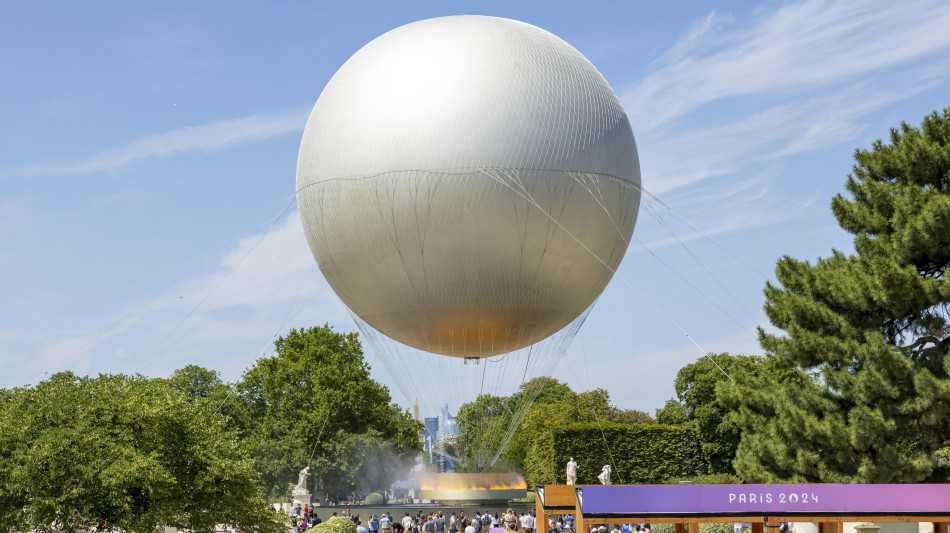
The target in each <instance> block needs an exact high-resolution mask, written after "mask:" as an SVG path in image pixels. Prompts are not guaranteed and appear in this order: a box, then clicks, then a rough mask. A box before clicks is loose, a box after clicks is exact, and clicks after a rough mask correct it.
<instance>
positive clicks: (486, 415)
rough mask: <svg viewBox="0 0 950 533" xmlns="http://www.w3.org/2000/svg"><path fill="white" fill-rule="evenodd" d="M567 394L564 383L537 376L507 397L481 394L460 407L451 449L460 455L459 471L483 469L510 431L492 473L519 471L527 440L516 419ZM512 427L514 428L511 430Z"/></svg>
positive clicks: (568, 393) (521, 467)
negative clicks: (457, 431) (457, 430)
mask: <svg viewBox="0 0 950 533" xmlns="http://www.w3.org/2000/svg"><path fill="white" fill-rule="evenodd" d="M571 394H574V393H573V392H572V391H571V389H570V387H568V386H567V385H566V384H564V383H561V382H560V381H558V380H557V379H554V378H550V377H546V376H541V377H536V378H532V379H530V380H528V381H525V382H524V383H522V384H521V385H520V386H519V387H518V390H517V391H515V393H514V394H512V395H511V396H493V395H481V396H479V397H478V398H476V399H475V400H474V401H473V402H469V403H467V404H464V405H463V406H462V407H461V408H460V409H459V412H458V415H457V417H456V422H457V423H458V425H459V427H460V435H459V438H458V442H457V444H456V446H455V447H454V449H455V450H457V451H459V452H460V453H461V456H460V457H459V459H460V460H461V464H462V470H465V471H471V472H476V471H481V470H483V469H485V468H487V466H488V465H489V464H490V462H491V460H492V459H493V458H494V456H495V454H497V453H498V449H499V448H500V447H501V446H502V444H505V443H504V440H505V437H506V436H507V435H508V432H509V431H511V432H512V433H511V438H510V439H509V440H508V442H507V444H505V447H504V450H503V451H502V454H501V461H499V462H498V463H497V464H496V465H495V468H494V470H497V471H510V470H512V469H513V470H517V471H523V470H524V462H525V458H526V457H527V450H528V443H529V440H530V439H529V437H528V435H527V434H526V433H525V431H524V429H523V427H522V426H521V424H520V423H519V422H520V420H518V418H522V419H523V417H524V416H526V414H527V413H528V412H530V410H531V409H533V408H535V406H540V405H547V404H549V403H552V402H555V401H558V400H559V399H560V398H561V397H563V396H565V395H571ZM515 424H517V427H515V428H514V429H512V426H513V425H515Z"/></svg>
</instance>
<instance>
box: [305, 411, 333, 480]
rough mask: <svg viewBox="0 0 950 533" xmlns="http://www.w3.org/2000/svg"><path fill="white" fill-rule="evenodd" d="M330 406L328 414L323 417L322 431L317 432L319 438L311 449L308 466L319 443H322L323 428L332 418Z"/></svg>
mask: <svg viewBox="0 0 950 533" xmlns="http://www.w3.org/2000/svg"><path fill="white" fill-rule="evenodd" d="M330 411H331V409H330V408H327V416H325V417H324V418H323V425H322V426H320V433H319V434H317V440H316V442H314V443H313V449H312V450H310V458H309V459H307V466H310V463H312V462H313V454H314V453H316V452H317V445H318V444H320V439H322V438H323V430H324V429H326V428H327V422H328V421H329V420H330Z"/></svg>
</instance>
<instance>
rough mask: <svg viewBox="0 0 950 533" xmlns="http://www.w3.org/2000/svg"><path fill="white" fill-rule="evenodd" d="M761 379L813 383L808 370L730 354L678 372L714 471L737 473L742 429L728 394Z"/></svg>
mask: <svg viewBox="0 0 950 533" xmlns="http://www.w3.org/2000/svg"><path fill="white" fill-rule="evenodd" d="M760 381H762V382H765V383H774V384H778V383H782V384H783V386H789V384H791V383H794V384H795V386H803V385H806V384H807V383H808V382H809V380H808V377H807V376H806V375H805V374H804V373H802V372H796V371H794V370H792V369H787V368H786V369H780V368H777V367H775V365H773V364H772V362H771V360H770V359H768V358H764V357H758V356H746V355H731V354H728V353H721V354H709V355H705V356H703V357H700V358H699V359H698V360H697V361H696V362H695V363H691V364H688V365H686V366H684V367H683V368H681V369H680V370H679V372H677V373H676V381H675V382H674V388H675V389H676V396H677V398H678V399H679V401H680V402H682V403H681V405H682V407H683V414H685V415H686V418H687V424H688V425H689V426H690V428H691V429H692V430H693V433H694V434H695V435H696V438H697V439H698V440H699V443H700V446H701V447H702V450H703V455H704V456H705V457H706V460H707V461H708V462H709V473H710V474H733V473H734V472H735V471H734V469H733V467H732V461H733V459H734V458H735V455H736V449H737V448H738V446H739V439H740V430H739V425H738V424H737V422H736V421H735V420H734V417H733V416H731V414H732V412H731V411H732V410H731V408H730V407H729V404H728V400H727V398H726V397H724V395H726V396H728V394H729V393H730V392H731V391H730V390H729V389H731V388H732V387H734V386H736V384H741V383H752V382H760ZM670 415H673V413H670Z"/></svg>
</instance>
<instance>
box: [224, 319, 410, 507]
mask: <svg viewBox="0 0 950 533" xmlns="http://www.w3.org/2000/svg"><path fill="white" fill-rule="evenodd" d="M275 348H276V352H277V353H276V355H275V356H273V357H264V358H261V359H259V360H258V361H257V362H256V363H255V364H254V366H253V367H251V368H250V369H248V370H247V371H246V372H245V373H244V375H243V377H242V379H241V381H239V382H238V383H237V384H236V385H235V390H236V395H237V396H238V400H239V401H235V402H228V404H229V405H230V406H231V407H230V409H231V410H230V411H228V413H229V414H230V415H231V416H232V418H233V420H234V421H235V424H236V425H237V426H239V427H240V429H241V431H242V432H243V435H244V439H243V443H244V445H246V446H247V447H248V449H249V450H250V452H251V455H252V457H253V459H254V464H255V467H256V468H257V470H258V471H259V472H260V473H261V480H262V484H263V487H264V489H265V492H266V493H267V494H268V495H269V496H273V497H276V496H285V495H287V494H288V493H289V489H290V487H291V484H292V483H293V482H294V481H295V480H296V477H297V473H298V472H299V471H300V469H301V468H303V467H304V466H306V465H310V466H311V472H312V476H313V478H315V480H316V482H317V483H320V486H321V487H322V489H324V490H326V491H327V492H328V493H330V494H331V495H332V494H347V493H349V492H351V491H354V490H369V489H374V488H382V487H388V485H389V483H390V482H391V481H392V480H393V479H394V478H395V476H396V475H397V474H398V473H399V472H400V471H402V470H403V469H405V468H406V467H408V466H409V465H410V464H411V462H412V461H413V460H414V458H415V456H416V455H417V454H418V453H419V452H420V451H421V444H420V442H419V437H418V431H419V430H420V429H421V428H422V426H421V424H419V423H418V422H415V421H413V420H412V417H411V416H410V415H409V413H408V412H407V411H404V410H402V409H400V408H399V407H398V406H397V405H395V404H394V403H392V402H391V398H390V396H389V390H388V389H387V388H386V387H384V386H383V385H381V384H379V383H377V382H376V381H374V380H373V379H372V378H370V375H369V370H370V369H369V366H368V365H367V364H366V362H365V361H364V359H363V352H362V348H361V346H360V343H359V340H358V337H357V334H356V333H339V332H336V331H333V329H332V328H330V327H329V326H323V327H314V328H310V329H306V330H292V331H291V332H289V333H288V334H287V335H286V336H285V337H281V338H279V339H278V340H277V341H276V342H275ZM311 488H314V487H311Z"/></svg>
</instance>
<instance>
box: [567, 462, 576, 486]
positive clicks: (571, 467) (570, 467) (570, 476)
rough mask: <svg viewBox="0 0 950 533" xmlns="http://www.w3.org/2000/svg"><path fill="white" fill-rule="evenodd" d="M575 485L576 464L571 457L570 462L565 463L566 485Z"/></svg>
mask: <svg viewBox="0 0 950 533" xmlns="http://www.w3.org/2000/svg"><path fill="white" fill-rule="evenodd" d="M576 483H577V463H575V462H574V458H573V457H571V460H570V461H568V462H567V484H568V485H574V484H576Z"/></svg>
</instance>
